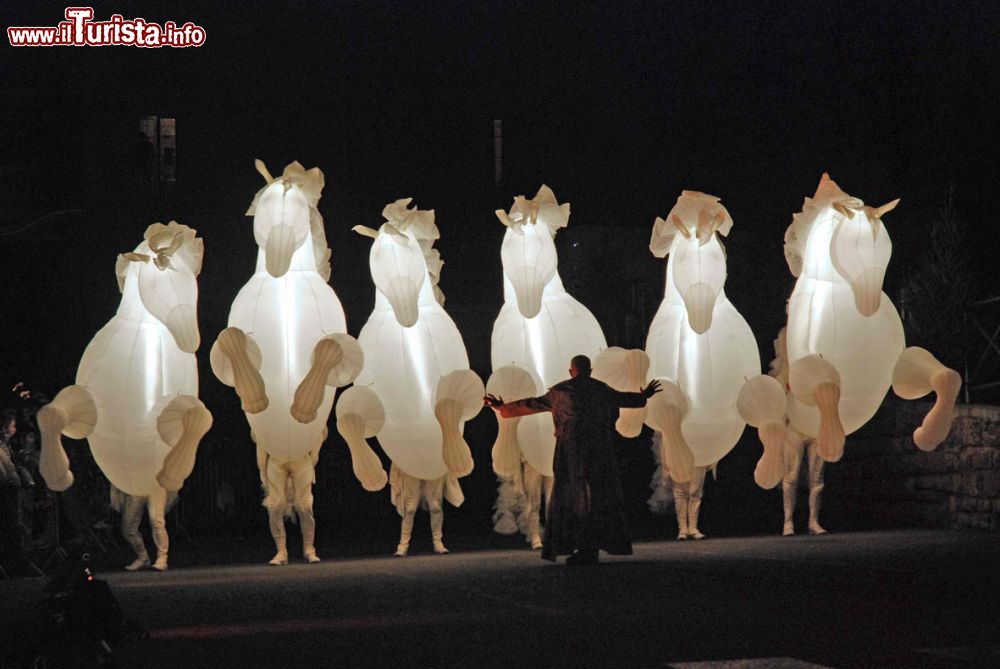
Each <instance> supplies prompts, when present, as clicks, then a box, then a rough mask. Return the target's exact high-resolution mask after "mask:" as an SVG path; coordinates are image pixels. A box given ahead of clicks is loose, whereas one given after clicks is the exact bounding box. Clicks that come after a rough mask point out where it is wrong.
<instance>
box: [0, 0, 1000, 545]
mask: <svg viewBox="0 0 1000 669" xmlns="http://www.w3.org/2000/svg"><path fill="white" fill-rule="evenodd" d="M65 6H66V5H65V3H63V4H59V3H51V2H32V3H23V4H19V5H18V6H15V5H14V3H11V2H6V3H4V4H3V6H2V9H0V18H2V23H3V27H5V28H6V27H8V26H11V25H15V26H18V25H42V26H45V25H55V24H56V23H57V22H58V21H60V20H61V19H62V11H63V8H64V7H65ZM94 8H95V18H97V19H101V20H103V19H107V18H108V17H109V16H110V15H111V14H112V13H119V14H122V15H123V16H124V17H125V18H134V17H136V16H142V17H144V18H145V19H147V20H149V21H154V22H157V23H163V22H165V21H167V20H174V21H176V22H177V23H179V24H180V23H183V22H186V21H192V22H194V23H196V24H198V25H201V26H203V27H204V28H205V29H206V31H207V42H206V44H205V45H204V46H203V47H201V48H190V49H183V50H181V49H167V48H163V49H151V50H143V49H136V48H131V47H104V48H76V47H60V48H51V49H42V48H21V49H14V48H11V47H10V46H9V45H7V44H6V43H4V44H3V46H2V47H0V120H2V123H0V270H2V276H3V279H2V284H0V286H2V287H0V304H2V306H3V318H2V323H3V325H2V326H0V382H2V383H3V393H4V394H6V392H7V388H9V387H10V386H11V385H12V384H13V383H14V382H16V381H24V382H25V383H26V384H27V385H28V386H29V387H31V388H35V389H37V390H40V391H45V392H47V393H49V394H54V392H55V391H57V390H58V389H59V388H61V387H63V386H64V385H67V384H69V383H71V382H72V379H73V376H74V374H75V369H76V365H77V364H78V362H79V359H80V356H81V355H82V353H83V350H84V347H85V346H86V344H87V343H88V342H89V341H90V339H91V337H92V336H93V335H94V333H95V332H96V331H97V330H98V329H99V328H100V327H101V326H102V325H103V324H104V323H105V322H106V321H107V320H108V319H109V318H110V317H111V316H112V314H113V313H114V310H115V308H116V305H117V303H118V299H119V294H118V291H117V287H116V283H115V279H114V271H113V267H114V261H115V256H116V254H117V253H119V252H123V251H126V250H131V249H132V248H133V247H134V246H135V245H136V244H137V243H138V241H139V240H140V239H141V233H142V231H143V230H144V229H145V227H146V226H147V225H148V224H149V223H151V222H153V221H157V220H160V221H167V220H170V219H174V218H175V219H177V220H178V221H180V222H182V223H186V224H188V225H190V226H192V227H194V228H196V229H197V230H198V232H199V234H200V235H201V236H202V237H203V238H204V239H205V247H206V256H205V262H204V270H203V272H202V275H201V278H200V288H201V301H200V307H199V311H200V326H201V331H202V348H201V350H200V351H199V360H200V369H201V374H202V380H201V385H202V397H203V399H205V401H206V404H207V405H208V406H209V408H210V409H211V410H212V412H213V413H214V415H215V420H216V422H215V428H214V429H213V431H212V432H211V433H209V435H208V436H207V437H206V439H205V441H204V442H203V445H202V457H206V456H207V457H209V458H211V457H212V453H213V452H215V453H217V454H221V453H225V454H227V455H226V457H227V458H232V460H231V461H232V462H234V463H239V464H238V465H237V464H233V465H232V467H234V468H238V467H242V468H243V469H246V470H247V471H249V472H250V474H248V477H247V481H250V480H253V479H254V478H255V474H254V473H253V451H252V447H251V445H250V444H249V441H248V440H247V439H246V436H247V433H246V425H245V421H244V419H243V416H242V414H241V412H240V411H239V409H238V400H237V398H236V396H235V394H234V393H233V392H232V391H231V390H230V389H228V388H225V387H223V386H222V385H221V384H220V383H219V382H218V381H216V380H215V378H214V377H213V376H212V374H211V372H210V370H209V368H208V364H207V358H208V351H209V349H210V347H211V343H212V342H213V341H214V338H215V335H216V334H217V333H218V331H219V330H221V329H222V328H223V327H224V326H225V321H226V317H227V315H228V310H229V305H230V304H231V302H232V300H233V298H234V297H235V296H236V293H237V291H238V290H239V288H240V286H242V284H243V283H244V282H245V281H246V280H247V279H248V278H249V276H250V274H251V272H252V268H253V262H254V258H255V255H256V249H257V247H256V245H255V244H254V242H253V237H252V234H251V219H249V218H247V217H245V216H244V215H243V213H244V212H245V210H246V208H247V206H248V205H249V203H250V201H251V199H252V197H253V195H254V193H255V192H256V191H257V190H258V189H259V188H260V187H261V185H262V183H263V182H262V180H261V178H260V177H259V175H258V174H257V173H256V172H255V171H254V169H253V159H254V158H261V159H263V160H264V161H265V162H266V163H267V165H268V166H269V167H270V169H271V171H272V172H274V173H276V174H277V173H279V172H280V171H281V169H282V167H283V166H284V165H285V164H286V163H288V162H290V161H292V160H299V161H300V162H301V163H302V164H303V165H305V166H306V167H307V168H310V167H313V166H318V167H320V168H321V169H322V170H323V171H324V173H325V175H326V184H327V185H326V189H325V190H324V193H323V199H322V200H321V201H320V210H321V212H322V213H323V215H324V217H325V219H326V230H327V237H328V240H329V243H330V247H331V249H332V252H333V258H332V263H333V276H332V280H331V283H332V285H333V287H334V289H335V290H336V291H337V293H338V295H339V297H340V299H341V300H342V301H343V303H344V306H345V309H346V310H347V313H348V323H349V328H350V331H351V333H352V334H354V335H357V333H358V332H359V331H360V328H361V326H362V324H363V323H364V321H365V319H366V318H367V315H368V313H369V310H370V308H371V305H372V303H373V300H374V288H373V285H372V283H371V279H370V276H369V273H368V268H367V257H368V249H369V245H370V241H369V240H367V239H365V238H362V237H359V236H357V235H355V234H353V233H351V232H350V229H351V227H352V226H354V225H357V224H365V225H369V226H374V227H377V225H378V224H379V222H380V221H381V217H380V212H381V209H382V207H383V206H384V204H385V203H387V202H390V201H392V200H394V199H396V198H399V197H408V196H412V197H414V198H415V202H416V204H417V205H419V206H420V207H421V208H433V209H435V210H436V212H437V223H438V226H439V228H440V230H441V236H442V238H441V241H440V242H439V244H438V247H439V248H440V249H441V253H442V256H443V258H444V260H445V263H446V265H445V268H444V271H443V274H442V280H441V286H442V288H443V290H444V292H445V294H446V295H447V297H448V301H447V303H446V308H447V309H448V311H449V313H451V315H452V317H453V318H454V319H455V321H456V322H457V324H458V326H459V328H460V330H461V331H462V333H463V336H464V337H465V340H466V345H467V347H468V350H469V355H470V359H471V361H472V365H473V367H474V368H475V370H476V371H477V372H479V373H480V375H481V376H482V377H483V378H484V379H485V378H486V377H487V376H488V374H489V333H490V328H491V324H492V320H493V318H494V317H495V315H496V313H497V312H498V310H499V307H500V304H501V302H502V291H501V277H500V273H501V268H500V260H499V246H500V240H501V238H502V234H503V228H502V226H501V225H500V224H499V223H498V222H497V220H496V218H495V216H494V215H493V210H494V209H496V208H499V207H503V208H507V207H509V205H510V202H511V198H512V196H514V195H517V194H521V193H524V194H527V195H529V196H530V195H533V194H534V192H535V191H536V189H537V188H538V186H539V185H540V184H542V183H546V184H548V185H550V186H551V187H552V188H553V190H554V191H555V193H556V195H557V197H558V198H559V200H560V201H566V202H570V203H572V211H573V213H572V216H571V218H570V226H569V228H568V229H566V230H564V231H563V232H561V233H560V235H559V238H558V243H559V247H560V251H561V264H560V268H561V272H562V274H563V277H564V279H565V280H566V283H567V287H568V288H569V289H570V291H571V292H572V293H574V295H575V296H576V297H577V298H578V299H580V300H581V301H582V302H583V303H584V304H586V305H587V306H589V307H590V308H591V309H592V310H593V311H594V312H595V313H596V314H597V315H598V318H599V320H601V323H602V325H603V327H604V329H605V333H606V335H607V337H608V341H609V344H612V345H614V344H618V345H627V346H631V347H641V346H642V345H643V343H644V328H645V326H646V325H647V324H648V322H649V321H650V320H651V319H652V316H653V312H654V311H655V308H656V305H657V303H658V301H659V298H660V296H661V295H662V290H663V283H662V282H663V263H662V262H661V261H656V260H655V259H653V258H652V256H651V255H650V254H649V253H648V250H647V249H646V244H647V242H648V236H649V232H650V230H651V225H652V222H653V219H654V217H655V216H657V215H660V216H662V215H665V214H666V213H667V212H668V211H669V210H670V208H671V206H672V205H673V203H674V201H675V199H676V197H677V195H678V194H679V192H680V190H682V189H693V190H702V191H705V192H708V193H712V194H714V195H717V196H719V197H721V198H722V200H723V203H724V204H725V205H726V206H727V207H728V208H729V211H730V212H731V214H732V216H733V218H734V220H735V226H734V228H733V231H732V234H731V235H730V237H729V239H728V240H727V250H728V254H729V255H728V257H729V279H728V283H727V293H728V295H729V297H730V299H731V300H732V302H733V303H734V304H735V305H736V307H737V309H739V310H740V312H741V313H742V314H743V315H744V317H745V318H746V319H747V321H748V322H749V323H750V325H751V327H752V328H753V330H754V332H755V333H756V335H757V338H758V343H759V345H760V349H761V356H762V360H765V361H767V360H770V359H771V354H772V349H771V340H772V339H773V337H774V335H775V334H776V333H777V331H778V329H779V328H780V327H781V325H782V323H783V320H784V300H785V299H786V298H787V296H788V294H789V292H790V290H791V287H792V277H791V275H790V274H789V272H788V270H787V267H786V265H785V261H784V257H783V254H782V235H783V233H784V230H785V228H786V226H787V225H788V223H789V222H790V220H791V215H792V213H793V212H795V211H797V210H798V209H799V208H800V206H801V203H802V198H803V196H806V195H811V194H812V193H813V191H814V189H815V187H816V184H817V183H818V180H819V177H820V175H821V174H822V173H823V172H824V171H827V172H829V173H830V174H831V176H832V177H833V178H834V179H835V180H836V181H837V182H838V183H839V184H840V185H841V186H842V187H843V188H844V190H845V191H847V192H849V193H851V194H852V195H856V196H858V197H861V198H862V199H864V200H865V201H866V202H867V203H870V204H881V203H883V202H885V201H888V200H890V199H892V198H895V197H901V198H902V204H901V205H900V207H899V208H898V209H897V210H896V211H895V212H893V213H892V214H891V216H889V217H887V218H888V220H887V227H888V229H889V232H890V234H891V236H892V239H893V244H894V256H893V260H892V263H891V264H890V266H889V272H888V276H887V279H886V289H887V291H888V292H889V294H890V295H891V296H895V295H896V291H898V290H899V288H900V287H901V286H902V285H904V284H905V282H906V281H907V278H908V276H909V275H910V274H911V273H912V272H914V271H915V270H916V268H918V267H919V266H920V263H921V262H922V258H923V257H924V255H925V254H926V252H927V247H928V244H927V240H928V238H929V232H928V231H929V229H930V226H931V224H932V223H933V222H934V220H935V217H936V215H937V212H938V210H939V209H940V208H941V207H942V206H943V205H944V204H945V201H946V199H947V196H948V192H949V189H953V192H954V203H955V207H956V209H957V212H958V215H959V217H960V220H961V221H962V222H963V224H964V230H965V242H964V243H965V247H964V248H965V252H966V253H967V262H966V263H965V269H966V270H967V272H968V277H969V279H970V280H971V282H972V287H973V290H972V294H971V298H973V299H980V298H987V297H992V296H994V295H996V294H998V293H1000V281H998V277H1000V272H998V270H997V264H996V254H997V252H998V251H1000V244H998V242H997V235H996V218H995V205H994V199H995V197H996V193H997V183H998V182H1000V169H998V163H997V147H998V141H997V140H998V132H997V125H996V119H997V110H998V101H1000V92H998V91H1000V87H998V85H997V75H998V74H1000V35H998V32H1000V31H998V30H997V26H998V21H1000V4H998V3H992V2H976V3H954V2H940V3H938V2H923V1H909V2H879V3H871V2H844V3H819V2H780V3H778V2H773V3H772V2H737V1H732V2H662V3H654V2H647V3H638V2H616V3H600V4H594V3H583V2H572V3H561V4H550V3H536V2H520V1H506V2H479V1H471V0H470V1H468V2H441V1H438V2H406V3H404V2H381V1H354V2H340V1H337V2H315V1H312V2H287V3H280V5H279V4H278V3H258V2H251V3H241V2H232V3H183V2H163V3H157V4H156V5H153V6H148V5H145V4H142V3H137V2H125V1H120V2H113V3H107V2H98V3H96V4H95V7H94ZM4 41H6V40H4ZM144 115H159V116H165V117H173V118H176V119H177V147H178V148H177V189H176V193H175V194H174V195H172V196H170V197H157V198H151V199H142V198H138V197H137V196H136V195H135V192H134V188H132V187H131V186H130V184H133V183H134V174H132V169H133V165H134V163H133V162H131V155H132V154H131V152H132V150H133V142H134V137H135V134H136V132H137V130H138V119H139V117H140V116H144ZM494 119H502V120H503V132H504V145H503V148H504V162H503V170H504V171H503V182H502V183H501V184H500V187H499V188H497V187H495V185H494V177H493V136H492V133H493V120H494ZM67 209H68V210H79V211H78V212H70V213H68V214H63V215H60V216H56V217H53V218H51V219H48V220H45V221H43V222H41V223H38V224H35V225H32V226H30V227H29V228H27V229H26V230H23V231H22V230H21V228H22V227H23V226H24V225H25V224H27V223H29V222H31V221H34V220H36V219H38V218H40V217H43V216H45V215H46V214H48V213H50V212H54V211H62V210H67ZM606 249H611V251H613V254H612V256H611V257H605V253H606ZM494 430H495V427H494V422H493V419H492V418H491V417H489V416H487V415H486V414H485V413H484V414H481V415H480V417H479V418H478V419H477V420H476V421H474V422H473V423H471V424H470V425H469V427H468V431H467V433H468V435H469V441H470V443H472V445H473V449H474V454H475V456H476V458H477V469H476V472H475V473H474V474H473V475H472V477H470V479H468V481H469V483H470V485H469V486H467V494H468V495H469V497H470V502H471V504H470V505H469V508H468V509H467V510H464V511H462V512H461V513H464V514H473V515H476V514H478V515H476V517H477V518H478V519H479V520H478V521H477V522H481V516H482V514H484V513H486V512H487V511H488V508H489V505H490V504H491V499H490V495H491V494H492V490H493V487H494V484H493V481H492V474H491V473H490V471H489V469H490V465H489V459H488V458H489V455H488V454H489V448H490V445H491V444H492V435H493V431H494ZM331 432H332V433H334V434H335V431H334V430H331ZM753 448H754V444H753V443H752V440H750V439H748V438H745V439H744V442H742V443H741V444H740V446H738V447H737V451H736V452H734V455H737V456H738V457H741V456H739V455H738V454H739V453H743V456H742V457H744V459H745V460H746V462H750V463H751V465H750V466H751V468H752V461H753V460H755V459H756V454H755V453H756V452H755V451H753ZM757 448H759V447H757ZM220 457H221V456H220ZM624 457H625V458H626V460H627V459H628V458H629V457H633V456H629V455H626V456H624ZM634 457H635V458H636V459H637V463H633V466H632V467H631V468H630V467H629V463H628V462H626V463H625V464H624V465H623V468H624V475H625V476H626V479H629V478H630V477H631V479H634V480H627V481H626V487H627V488H628V487H629V486H631V488H630V489H631V493H630V494H631V495H632V496H633V498H634V499H633V505H634V506H635V507H636V508H640V507H641V506H642V499H643V498H644V497H645V489H644V488H643V486H644V485H645V482H648V480H649V474H650V473H651V469H650V467H651V465H650V458H649V456H648V450H645V449H644V450H643V451H642V455H641V458H640V457H639V456H634ZM217 459H218V458H217ZM324 463H325V464H324V465H323V466H324V467H326V470H325V471H327V472H328V473H327V474H326V475H325V476H334V477H339V476H340V475H341V474H344V478H343V480H344V481H345V482H346V483H347V485H353V486H354V488H356V489H357V492H356V493H355V492H353V491H352V490H349V491H347V492H344V491H339V492H335V491H332V490H330V489H327V490H324V489H323V485H322V484H323V477H324V474H323V472H322V471H321V474H320V487H319V489H318V491H317V506H318V507H321V508H320V509H318V513H317V516H318V518H320V522H322V521H323V514H324V513H325V512H324V511H323V507H324V506H328V507H329V508H330V510H331V511H330V513H333V511H332V510H333V509H334V508H335V507H337V505H338V504H339V503H340V502H342V501H343V499H344V496H345V495H346V496H347V497H348V498H350V499H352V500H354V501H355V502H356V503H359V504H364V503H367V502H362V501H360V500H365V499H370V498H371V497H372V496H367V497H366V496H365V493H363V492H361V491H360V486H359V485H357V484H356V482H353V479H352V478H351V477H350V476H349V471H350V465H349V462H348V460H347V453H346V448H345V447H344V446H343V444H340V443H337V442H335V441H334V440H331V442H330V443H329V444H328V445H327V447H326V449H324ZM724 470H725V463H724V464H723V468H722V471H724ZM331 472H332V473H331ZM741 485H742V484H741ZM189 486H190V483H189ZM636 486H638V489H637V488H636ZM469 488H471V490H470V489H469ZM191 493H192V495H196V494H197V493H195V492H194V491H191ZM710 494H711V493H709V495H710ZM761 494H763V493H761ZM182 497H183V496H182ZM324 497H325V498H326V499H325V500H324ZM334 497H336V499H333V498H334ZM379 504H382V505H383V506H382V507H380V508H383V509H384V503H382V502H380V503H379ZM771 505H772V506H774V509H773V511H774V513H777V512H778V510H777V504H776V502H774V501H773V500H772V502H771ZM710 512H711V506H710V505H708V504H707V505H706V513H710ZM452 513H458V512H452V511H449V514H452ZM449 517H451V516H449ZM470 517H471V516H470ZM262 518H263V513H262V512H260V517H259V518H256V520H255V521H254V522H255V524H256V525H257V526H259V529H260V530H261V531H262V532H263V531H264V527H263V523H262ZM327 518H330V515H329V513H328V515H327ZM705 524H706V525H709V526H710V525H711V523H710V522H706V523H705ZM775 527H776V526H775Z"/></svg>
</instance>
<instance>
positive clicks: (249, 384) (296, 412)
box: [211, 161, 363, 565]
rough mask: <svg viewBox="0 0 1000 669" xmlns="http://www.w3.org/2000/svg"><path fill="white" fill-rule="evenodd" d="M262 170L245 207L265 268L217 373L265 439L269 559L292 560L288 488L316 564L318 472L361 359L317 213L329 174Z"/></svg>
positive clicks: (233, 313)
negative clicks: (340, 394) (333, 416)
mask: <svg viewBox="0 0 1000 669" xmlns="http://www.w3.org/2000/svg"><path fill="white" fill-rule="evenodd" d="M257 169H258V171H260V172H261V174H262V176H264V178H265V180H266V181H267V182H268V183H267V185H266V186H265V187H264V188H263V189H261V190H260V191H259V192H258V193H257V195H256V197H255V198H254V201H253V204H251V206H250V209H249V211H248V212H247V215H252V216H253V217H254V237H255V239H256V241H257V243H258V245H259V246H260V250H259V251H258V254H257V265H256V269H255V272H254V274H253V276H252V277H251V278H250V280H249V281H248V282H247V283H246V284H245V285H244V286H243V288H242V289H240V292H239V294H238V295H237V296H236V299H235V300H234V301H233V306H232V308H231V310H230V312H229V326H228V327H227V328H226V329H225V330H223V331H222V332H221V333H220V334H219V337H218V340H217V341H216V343H215V346H213V348H212V354H211V362H212V369H213V371H214V372H215V374H216V376H217V377H218V378H219V379H220V380H221V381H222V382H223V383H225V384H227V385H230V386H234V387H235V388H236V392H237V393H238V394H239V396H240V399H241V400H242V407H243V410H244V412H245V414H246V417H247V421H248V422H249V424H250V428H251V437H252V439H253V440H254V441H255V442H256V444H257V464H258V468H259V469H260V475H261V482H262V484H263V485H264V486H265V488H266V489H267V491H268V495H267V500H266V502H265V503H266V506H267V507H268V510H269V515H270V525H271V533H272V536H273V537H274V539H275V543H276V545H277V549H278V553H277V555H276V556H275V558H274V559H273V560H272V561H271V564H276V565H277V564H285V563H287V561H288V557H287V551H286V547H285V533H284V521H283V519H282V515H283V514H284V512H285V510H286V505H287V502H286V488H287V487H289V486H291V488H292V498H293V500H294V505H295V510H296V513H297V514H298V516H299V519H300V521H301V522H302V532H303V541H304V551H305V556H306V559H307V561H309V562H318V561H319V558H317V557H316V554H315V550H314V547H313V532H314V529H315V523H314V520H313V514H312V483H313V480H314V474H313V468H314V467H315V464H316V461H317V459H318V457H319V449H320V447H321V446H322V445H323V442H324V440H325V439H326V436H327V429H326V421H327V418H328V417H329V415H330V410H331V408H332V407H333V402H334V398H335V396H336V392H337V391H336V388H337V387H338V386H344V385H347V384H348V383H350V382H351V380H353V378H354V376H356V375H357V373H358V371H360V369H361V366H362V364H363V356H362V354H361V350H360V347H358V345H357V342H356V341H354V339H353V338H352V337H350V336H349V335H347V334H346V333H347V322H346V319H345V317H344V310H343V307H342V306H341V304H340V300H339V299H338V298H337V295H336V293H335V292H334V291H333V289H332V288H331V287H330V285H329V284H328V283H327V281H328V280H329V277H330V264H329V259H330V250H329V249H328V248H327V246H326V234H325V232H324V229H323V219H322V217H321V216H320V214H319V211H318V209H317V203H318V201H319V196H320V192H321V190H322V188H323V174H322V172H320V171H319V169H317V168H313V169H311V170H309V171H308V172H307V171H305V170H304V169H303V168H302V166H301V165H300V164H299V163H297V162H295V163H291V164H290V165H288V166H287V167H286V168H285V170H284V173H283V174H282V176H281V177H280V178H279V179H274V178H273V177H271V175H270V173H268V171H267V169H266V168H265V167H264V165H263V163H261V162H260V161H258V162H257Z"/></svg>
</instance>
